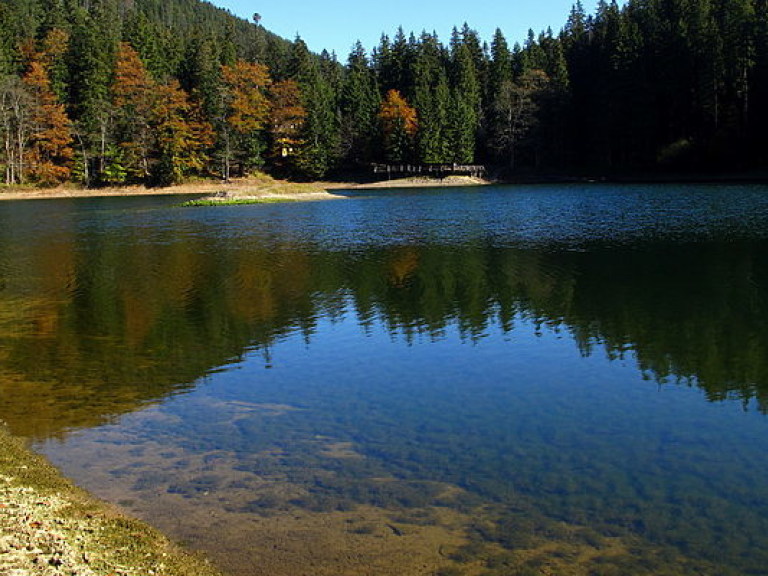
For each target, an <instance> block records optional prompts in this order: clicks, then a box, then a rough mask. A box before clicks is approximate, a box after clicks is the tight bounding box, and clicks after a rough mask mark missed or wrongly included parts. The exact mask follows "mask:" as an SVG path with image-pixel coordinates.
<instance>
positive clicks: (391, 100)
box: [379, 90, 419, 136]
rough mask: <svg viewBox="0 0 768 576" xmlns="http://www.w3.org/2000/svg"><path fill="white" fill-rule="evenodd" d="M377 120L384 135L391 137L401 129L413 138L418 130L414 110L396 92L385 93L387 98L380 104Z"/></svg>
mask: <svg viewBox="0 0 768 576" xmlns="http://www.w3.org/2000/svg"><path fill="white" fill-rule="evenodd" d="M379 118H380V119H381V122H382V125H383V128H384V133H385V134H386V135H391V134H392V133H393V132H394V131H395V130H398V129H400V128H401V127H402V129H403V130H404V131H405V133H406V134H408V136H413V135H415V134H416V131H417V130H418V128H419V124H418V120H417V117H416V109H415V108H413V107H412V106H410V105H409V104H408V102H407V101H406V100H405V98H403V96H402V95H401V94H400V92H398V91H397V90H390V91H389V92H387V97H386V98H385V99H384V102H382V103H381V109H380V110H379Z"/></svg>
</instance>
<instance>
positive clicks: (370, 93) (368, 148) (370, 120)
mask: <svg viewBox="0 0 768 576" xmlns="http://www.w3.org/2000/svg"><path fill="white" fill-rule="evenodd" d="M339 104H340V108H341V131H340V142H341V154H342V156H343V158H344V160H345V161H346V162H347V163H349V164H351V165H360V164H363V163H364V162H367V161H370V160H371V159H372V157H373V150H374V143H375V140H376V139H377V137H378V122H377V120H376V115H377V113H378V110H379V105H380V98H379V93H378V88H377V86H376V79H375V78H374V75H373V71H372V70H371V68H370V65H369V62H368V58H367V56H366V53H365V49H364V48H363V45H362V44H361V43H360V42H359V41H358V42H357V43H356V44H355V46H354V48H353V49H352V52H351V53H350V55H349V59H348V61H347V70H346V75H345V78H344V83H343V86H342V89H341V98H340V103H339Z"/></svg>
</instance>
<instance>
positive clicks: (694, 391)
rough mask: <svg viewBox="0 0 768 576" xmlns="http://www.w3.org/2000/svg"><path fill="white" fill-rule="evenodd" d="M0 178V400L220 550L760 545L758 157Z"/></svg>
mask: <svg viewBox="0 0 768 576" xmlns="http://www.w3.org/2000/svg"><path fill="white" fill-rule="evenodd" d="M347 196H348V197H346V198H343V199H339V200H337V201H328V202H314V203H291V204H279V205H254V206H235V207H218V208H195V209H184V208H179V207H177V206H175V204H176V203H178V202H179V200H178V199H173V198H170V199H169V198H141V199H136V198H118V199H86V200H49V201H27V202H3V203H0V419H3V420H5V421H7V422H8V424H9V426H10V427H11V430H12V431H13V432H14V433H16V434H19V435H22V436H27V437H29V438H31V439H32V441H33V443H34V446H35V447H36V449H38V450H40V451H41V452H43V453H44V454H46V455H47V456H48V457H49V458H50V459H51V460H52V461H53V462H54V463H55V464H57V465H58V466H60V467H61V468H62V469H63V470H64V472H65V473H66V474H68V475H69V476H70V477H72V478H73V479H75V481H76V482H77V483H79V484H80V485H82V486H84V487H86V488H88V489H89V490H91V491H93V492H94V493H96V494H97V495H99V496H101V497H103V498H105V499H108V500H111V501H113V502H115V503H117V504H119V505H120V506H121V507H123V508H124V509H126V510H127V511H128V512H130V513H132V514H135V515H137V516H139V517H141V518H144V519H146V520H148V521H149V522H151V523H153V524H155V525H156V526H158V527H159V528H161V529H163V530H165V531H166V532H167V533H168V534H169V535H171V536H172V537H174V538H175V539H177V540H179V541H181V542H184V543H185V544H187V545H189V546H190V547H193V548H197V549H201V550H204V551H206V552H207V553H208V555H209V557H211V558H212V560H213V561H214V562H216V563H217V564H218V565H219V566H221V567H222V568H223V569H225V570H227V571H229V572H230V573H232V574H236V575H262V574H263V575H270V576H282V575H285V576H289V575H290V576H298V575H302V574H306V575H307V576H309V575H313V576H317V575H328V576H330V575H334V576H336V575H347V574H348V575H363V574H366V575H371V576H374V575H375V576H379V575H393V576H394V575H440V576H451V575H458V574H466V575H470V576H471V575H478V576H480V575H482V576H496V575H528V576H529V575H534V574H558V575H569V574H572V575H626V574H633V575H634V574H649V575H650V574H654V575H660V574H662V575H663V574H669V575H684V574H691V575H693V574H696V575H701V574H707V575H744V574H768V568H766V567H767V566H768V420H767V419H766V410H768V187H761V186H724V185H719V186H686V185H657V186H608V185H589V186H588V185H583V186H532V187H486V188H477V189H475V188H473V189H445V190H440V191H430V190H420V191H387V192H381V193H354V194H353V193H350V194H348V195H347Z"/></svg>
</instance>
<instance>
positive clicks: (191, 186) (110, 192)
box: [0, 172, 768, 204]
mask: <svg viewBox="0 0 768 576" xmlns="http://www.w3.org/2000/svg"><path fill="white" fill-rule="evenodd" d="M765 183H768V173H764V172H750V173H743V174H702V175H686V174H666V175H660V174H645V175H623V176H622V175H614V176H595V177H588V176H554V175H553V176H550V177H530V178H528V177H526V176H519V177H517V178H513V179H508V180H503V179H502V180H492V179H488V178H477V177H472V176H447V177H445V178H442V179H440V178H435V177H429V176H410V177H405V178H396V179H391V180H370V181H367V180H364V179H350V180H327V181H325V180H319V181H315V182H294V181H290V180H279V179H274V178H272V177H270V176H267V175H266V174H254V175H253V176H251V177H248V178H242V179H234V180H232V181H230V182H226V183H225V182H217V181H214V180H199V181H192V182H187V183H184V184H178V185H176V186H168V187H161V188H148V187H146V186H123V187H105V188H79V187H76V186H71V185H65V186H59V187H57V188H35V187H32V186H29V187H23V188H18V187H4V186H2V185H0V202H1V201H3V200H47V199H66V198H72V199H76V198H113V197H141V196H198V197H199V198H200V199H203V200H206V201H209V203H210V204H215V203H218V202H221V203H222V204H224V203H231V204H234V203H238V202H237V201H241V202H240V203H248V202H251V203H257V202H272V201H309V200H331V199H340V198H344V197H345V196H344V195H343V194H339V192H341V191H349V192H355V191H360V192H364V191H367V190H369V191H376V190H387V189H395V188H398V189H405V188H414V189H416V188H424V189H428V188H447V187H470V186H478V187H482V186H489V185H494V184H503V185H510V186H533V185H539V184H565V185H567V184H606V185H607V184H622V185H626V184H713V185H715V184H765Z"/></svg>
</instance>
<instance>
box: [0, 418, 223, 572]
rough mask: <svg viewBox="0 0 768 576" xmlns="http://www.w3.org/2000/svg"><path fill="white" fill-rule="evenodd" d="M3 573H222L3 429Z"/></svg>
mask: <svg viewBox="0 0 768 576" xmlns="http://www.w3.org/2000/svg"><path fill="white" fill-rule="evenodd" d="M0 574H3V575H7V576H33V575H34V576H64V575H66V576H96V575H98V576H102V575H103V576H107V575H110V576H150V575H156V576H220V573H219V572H218V571H217V570H216V569H214V568H213V567H212V566H211V565H210V564H209V563H208V562H207V561H206V560H205V559H204V558H201V557H200V556H199V555H193V554H191V553H187V552H185V551H182V550H181V549H179V548H178V547H176V546H174V545H173V544H172V543H171V542H169V540H168V539H167V538H166V537H165V536H163V535H162V534H160V533H159V532H158V531H157V530H155V529H153V528H151V527H149V526H147V525H146V524H143V523H141V522H139V521H137V520H133V519H130V518H127V517H125V516H123V515H122V514H120V513H119V512H118V511H116V510H115V509H114V508H112V507H110V506H109V505H107V504H105V503H102V502H100V501H97V500H95V499H94V498H92V497H91V496H89V495H88V494H87V493H86V492H84V491H83V490H80V489H79V488H76V487H75V486H74V485H72V484H71V483H70V482H69V481H68V480H66V479H65V478H63V477H62V476H61V474H60V473H59V472H58V471H57V470H56V469H55V468H54V467H53V466H51V465H50V464H49V463H48V461H47V460H45V459H44V458H42V457H40V456H38V455H36V454H34V453H32V452H31V451H30V450H29V449H28V448H27V447H26V446H25V444H24V443H23V442H22V441H21V440H19V439H17V438H14V437H12V436H10V435H9V434H8V433H7V432H6V431H5V430H4V429H2V428H0Z"/></svg>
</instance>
